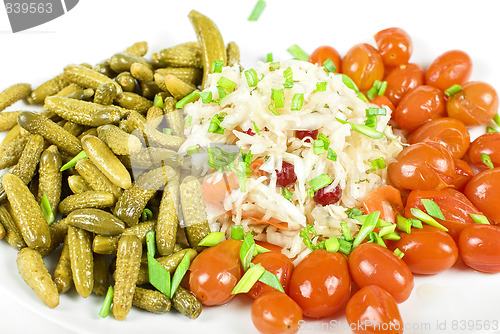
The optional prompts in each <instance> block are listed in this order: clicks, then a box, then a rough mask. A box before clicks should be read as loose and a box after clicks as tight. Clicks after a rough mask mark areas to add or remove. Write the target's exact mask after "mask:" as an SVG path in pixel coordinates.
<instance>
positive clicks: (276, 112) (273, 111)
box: [267, 103, 281, 116]
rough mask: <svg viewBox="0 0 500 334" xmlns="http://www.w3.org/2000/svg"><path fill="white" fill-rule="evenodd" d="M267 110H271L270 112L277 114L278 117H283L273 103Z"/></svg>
mask: <svg viewBox="0 0 500 334" xmlns="http://www.w3.org/2000/svg"><path fill="white" fill-rule="evenodd" d="M267 109H269V111H270V112H272V113H273V114H275V115H276V116H279V115H281V114H280V113H279V112H278V111H277V110H276V108H274V105H273V104H272V103H271V104H269V105H268V106H267Z"/></svg>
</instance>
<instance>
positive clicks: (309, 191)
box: [306, 188, 314, 197]
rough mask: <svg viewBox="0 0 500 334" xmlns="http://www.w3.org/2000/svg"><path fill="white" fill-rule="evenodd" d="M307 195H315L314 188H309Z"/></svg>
mask: <svg viewBox="0 0 500 334" xmlns="http://www.w3.org/2000/svg"><path fill="white" fill-rule="evenodd" d="M306 195H307V197H314V190H312V189H311V188H309V189H307V192H306Z"/></svg>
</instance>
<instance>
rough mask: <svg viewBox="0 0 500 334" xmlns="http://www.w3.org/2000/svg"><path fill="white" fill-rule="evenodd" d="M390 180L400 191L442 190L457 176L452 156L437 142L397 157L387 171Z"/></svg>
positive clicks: (405, 151)
mask: <svg viewBox="0 0 500 334" xmlns="http://www.w3.org/2000/svg"><path fill="white" fill-rule="evenodd" d="M388 175H389V179H390V180H391V182H392V184H393V185H394V186H395V187H396V188H398V189H400V190H415V189H422V190H439V189H443V188H445V187H448V184H449V183H451V182H452V179H453V178H454V176H455V164H454V161H453V157H452V156H451V153H450V152H449V151H448V150H447V149H446V148H444V147H443V146H442V145H440V144H438V143H435V142H422V143H416V144H413V145H410V146H408V147H407V148H405V149H404V150H403V151H401V153H399V154H398V156H397V157H396V159H395V161H394V162H393V163H391V164H390V165H389V168H388Z"/></svg>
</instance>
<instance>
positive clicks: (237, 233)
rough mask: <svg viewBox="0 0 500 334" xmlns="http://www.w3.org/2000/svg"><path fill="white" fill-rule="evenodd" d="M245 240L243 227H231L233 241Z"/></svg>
mask: <svg viewBox="0 0 500 334" xmlns="http://www.w3.org/2000/svg"><path fill="white" fill-rule="evenodd" d="M244 238H245V232H244V231H243V226H241V225H234V226H231V239H234V240H243V239H244Z"/></svg>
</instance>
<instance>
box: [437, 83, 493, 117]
mask: <svg viewBox="0 0 500 334" xmlns="http://www.w3.org/2000/svg"><path fill="white" fill-rule="evenodd" d="M446 109H447V111H448V116H450V117H453V118H456V119H459V120H461V121H462V122H464V124H465V125H467V126H468V125H480V124H486V123H488V122H489V121H491V120H492V119H493V117H494V116H495V115H496V114H497V111H498V94H497V92H496V90H495V89H494V88H493V87H492V86H491V85H489V84H487V83H486V82H480V81H471V82H467V83H466V84H464V85H463V87H462V90H460V91H459V92H457V93H455V94H453V95H452V96H451V97H450V98H449V99H448V102H447V103H446Z"/></svg>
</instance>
